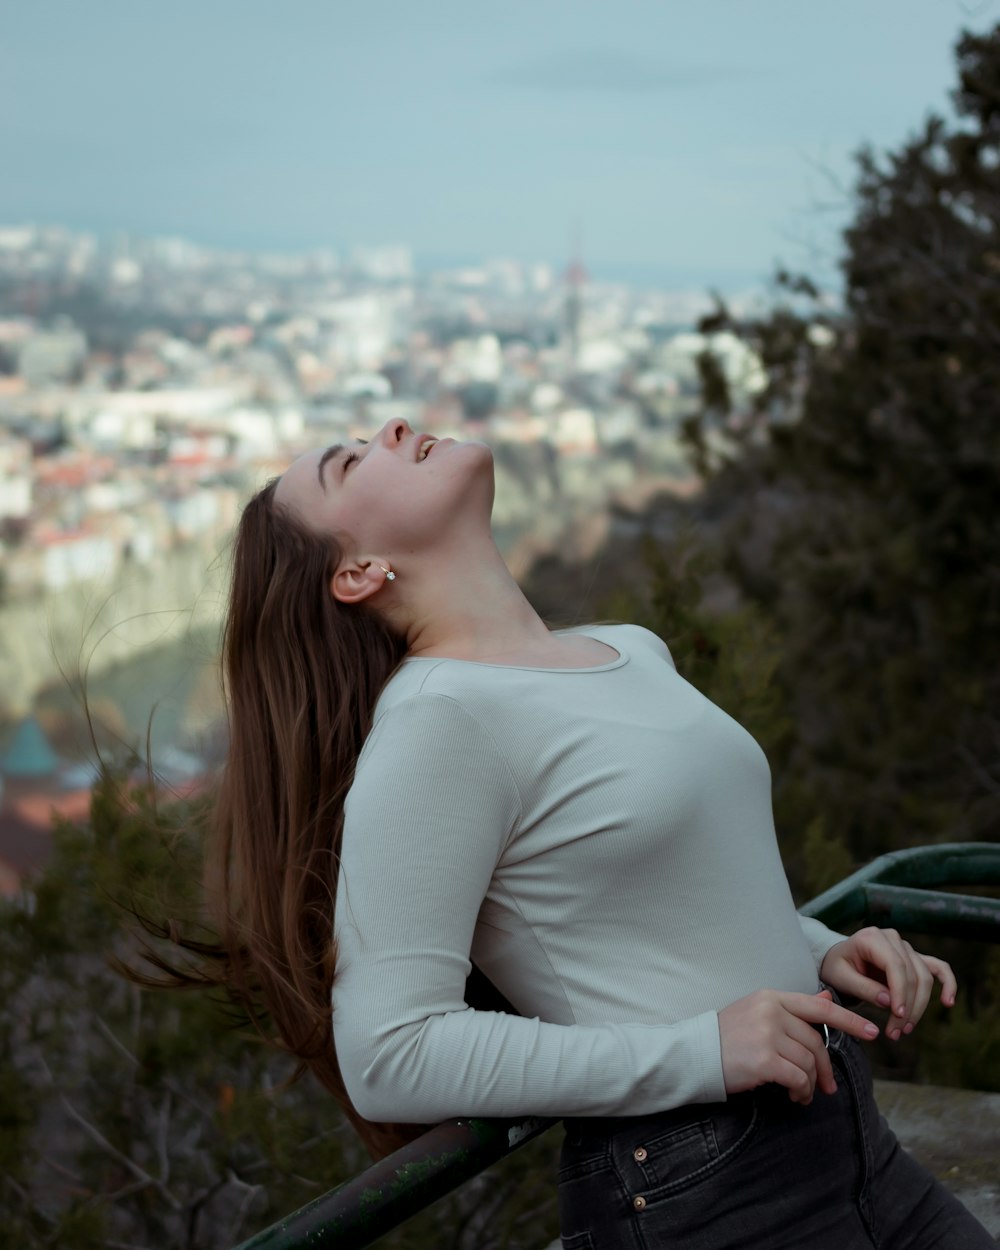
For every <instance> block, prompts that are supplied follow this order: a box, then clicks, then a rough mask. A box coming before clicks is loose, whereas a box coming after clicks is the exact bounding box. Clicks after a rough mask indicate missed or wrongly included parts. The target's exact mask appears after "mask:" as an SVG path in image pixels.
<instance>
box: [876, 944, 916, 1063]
mask: <svg viewBox="0 0 1000 1250" xmlns="http://www.w3.org/2000/svg"><path fill="white" fill-rule="evenodd" d="M880 939H881V940H880ZM866 945H867V946H868V948H869V952H870V953H869V954H868V955H867V956H866V958H869V959H871V960H872V962H873V963H875V964H876V966H878V967H881V969H882V971H883V972H884V973H885V978H886V982H887V983H888V986H889V1001H890V1004H891V1006H890V1011H891V1013H892V1017H893V1019H892V1020H891V1021H890V1022H889V1023H888V1024H886V1027H885V1032H886V1036H887V1037H890V1038H892V1039H893V1040H896V1039H898V1038H899V1037H900V1036H901V1035H902V1032H903V1024H904V1023H905V1021H906V1020H907V1018H908V1016H909V1011H910V1005H911V1004H912V1002H913V993H914V973H913V968H912V966H911V964H910V961H909V959H908V958H907V956H906V951H905V950H904V948H903V939H902V938H901V937H900V936H899V934H898V933H897V932H896V930H895V929H876V930H875V931H874V933H873V934H872V935H871V937H870V939H869V941H868V943H866Z"/></svg>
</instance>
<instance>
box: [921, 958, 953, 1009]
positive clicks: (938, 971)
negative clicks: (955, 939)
mask: <svg viewBox="0 0 1000 1250" xmlns="http://www.w3.org/2000/svg"><path fill="white" fill-rule="evenodd" d="M920 958H921V959H922V960H923V961H924V963H925V965H926V966H927V969H928V971H929V972H930V974H931V976H933V977H934V978H935V979H936V980H938V981H940V982H941V1001H942V1002H943V1003H944V1005H945V1006H946V1007H954V1005H955V995H956V994H957V993H958V981H957V980H956V979H955V974H954V972H952V970H951V964H947V963H945V961H944V960H943V959H936V958H935V957H934V956H933V955H921V956H920Z"/></svg>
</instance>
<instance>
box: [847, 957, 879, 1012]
mask: <svg viewBox="0 0 1000 1250" xmlns="http://www.w3.org/2000/svg"><path fill="white" fill-rule="evenodd" d="M838 976H839V980H838V982H837V988H838V989H839V990H840V991H841V992H842V993H844V994H849V995H851V996H852V997H853V998H860V999H861V1000H862V1001H863V1002H866V1003H871V1004H872V1005H873V1006H875V1007H888V1006H889V1003H890V1001H891V1000H890V996H889V991H888V990H887V989H886V985H885V982H884V981H879V980H877V979H876V978H875V977H874V976H870V975H866V974H865V973H864V972H859V971H858V969H857V968H855V967H854V965H853V964H849V963H846V962H845V963H844V964H842V965H841V966H840V968H839V969H838Z"/></svg>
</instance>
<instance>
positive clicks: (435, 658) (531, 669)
mask: <svg viewBox="0 0 1000 1250" xmlns="http://www.w3.org/2000/svg"><path fill="white" fill-rule="evenodd" d="M552 632H553V633H554V634H580V635H582V636H583V637H584V638H590V639H592V640H593V641H594V642H601V643H604V646H606V647H610V648H611V650H612V651H615V652H617V656H616V658H615V659H613V660H609V661H608V662H607V664H588V665H586V666H584V667H581V668H566V667H562V668H558V667H547V666H542V665H538V664H491V663H490V662H489V661H488V660H459V659H456V658H454V657H452V656H450V655H408V656H406V657H405V659H404V660H403V663H404V664H415V663H420V662H423V663H425V664H472V665H474V666H475V667H476V668H500V669H510V670H511V671H513V672H515V673H517V672H520V673H607V672H610V670H611V669H613V668H621V666H622V665H623V664H627V663H628V658H629V657H628V652H627V651H624V650H623V649H622V648H621V647H619V646H617V645H616V644H614V643H610V642H607V641H605V639H603V638H599V637H598V636H597V635H596V634H593V633H590V632H589V631H587V630H583V629H554V630H553V631H552Z"/></svg>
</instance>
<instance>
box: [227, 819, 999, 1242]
mask: <svg viewBox="0 0 1000 1250" xmlns="http://www.w3.org/2000/svg"><path fill="white" fill-rule="evenodd" d="M955 885H964V886H981V887H992V886H1000V844H994V843H989V842H951V843H943V844H941V845H938V846H924V847H917V848H915V849H913V850H907V851H895V852H893V853H891V854H889V855H882V856H880V857H879V858H878V859H876V860H873V861H872V862H871V863H870V864H868V865H867V866H866V867H864V868H862V869H860V870H859V871H858V872H856V873H853V874H852V875H851V876H850V877H847V878H845V880H843V881H841V882H840V883H839V884H838V885H835V886H833V887H831V888H830V889H829V890H826V891H825V892H824V893H823V894H820V895H819V896H818V897H817V898H814V899H813V900H812V901H811V902H809V903H807V904H806V905H805V906H804V907H802V908H800V910H801V912H802V914H803V915H804V916H812V917H814V918H815V919H817V920H821V921H822V922H823V923H824V924H827V925H829V926H830V927H831V928H833V929H844V928H847V927H848V926H852V925H856V924H857V923H859V922H860V921H868V922H869V923H873V924H877V925H878V926H879V927H881V928H896V929H905V930H906V931H908V932H911V933H945V934H948V935H950V936H953V937H962V938H971V939H976V940H979V941H988V942H1000V898H988V897H984V896H982V895H975V894H959V893H953V892H949V891H947V890H942V889H940V888H937V887H941V886H955ZM556 1123H558V1121H556V1120H546V1119H539V1118H535V1117H530V1118H527V1119H522V1120H484V1119H469V1120H450V1121H448V1122H446V1123H444V1124H439V1125H437V1126H436V1127H435V1128H433V1129H431V1130H430V1131H429V1132H427V1133H425V1134H424V1135H423V1136H422V1137H420V1138H418V1139H417V1140H416V1141H414V1142H411V1143H410V1144H409V1145H407V1146H404V1147H403V1148H402V1149H401V1150H397V1151H395V1152H394V1153H393V1154H391V1155H389V1156H388V1157H387V1158H385V1159H382V1160H381V1161H380V1162H378V1163H376V1164H374V1165H373V1166H372V1167H370V1168H368V1169H367V1170H366V1171H364V1172H362V1173H360V1174H359V1175H358V1176H355V1177H353V1178H352V1179H351V1180H349V1181H345V1182H344V1184H342V1185H340V1186H338V1188H336V1189H334V1190H331V1191H330V1193H328V1194H324V1195H323V1196H322V1197H320V1198H317V1199H316V1200H315V1201H314V1202H311V1203H309V1204H308V1206H305V1207H302V1208H301V1209H300V1210H298V1211H295V1212H294V1213H293V1214H291V1215H289V1216H287V1217H286V1218H285V1219H283V1220H279V1221H278V1222H277V1223H276V1224H272V1225H271V1226H270V1228H266V1229H264V1230H263V1231H262V1232H260V1233H258V1234H257V1235H256V1236H255V1237H251V1238H250V1239H249V1241H245V1242H243V1243H242V1244H241V1245H240V1246H238V1247H236V1250H334V1247H336V1250H362V1248H363V1247H365V1246H370V1245H372V1244H373V1242H375V1241H377V1240H378V1239H379V1238H380V1237H382V1236H384V1235H385V1234H386V1233H388V1232H391V1230H392V1229H394V1228H396V1227H398V1225H400V1224H402V1223H403V1222H404V1221H405V1220H407V1219H409V1218H410V1216H413V1215H416V1214H417V1213H418V1212H419V1211H422V1210H423V1209H424V1208H425V1207H428V1206H430V1204H431V1203H432V1202H435V1201H436V1200H437V1199H438V1198H442V1197H444V1195H445V1194H447V1193H450V1192H451V1191H452V1190H453V1189H457V1188H458V1186H459V1185H461V1184H462V1183H463V1182H464V1181H467V1180H469V1179H470V1178H471V1177H473V1176H476V1175H477V1174H478V1173H479V1172H482V1171H484V1170H485V1169H486V1168H488V1167H490V1166H491V1165H492V1164H494V1163H496V1162H498V1161H499V1160H500V1159H502V1158H504V1157H505V1156H506V1155H508V1154H510V1153H511V1152H512V1151H514V1150H516V1149H517V1148H518V1147H519V1146H523V1145H524V1143H525V1142H528V1141H531V1139H532V1138H534V1137H537V1136H539V1134H541V1133H544V1132H545V1131H546V1130H547V1129H549V1128H551V1127H552V1126H553V1125H554V1124H556Z"/></svg>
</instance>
